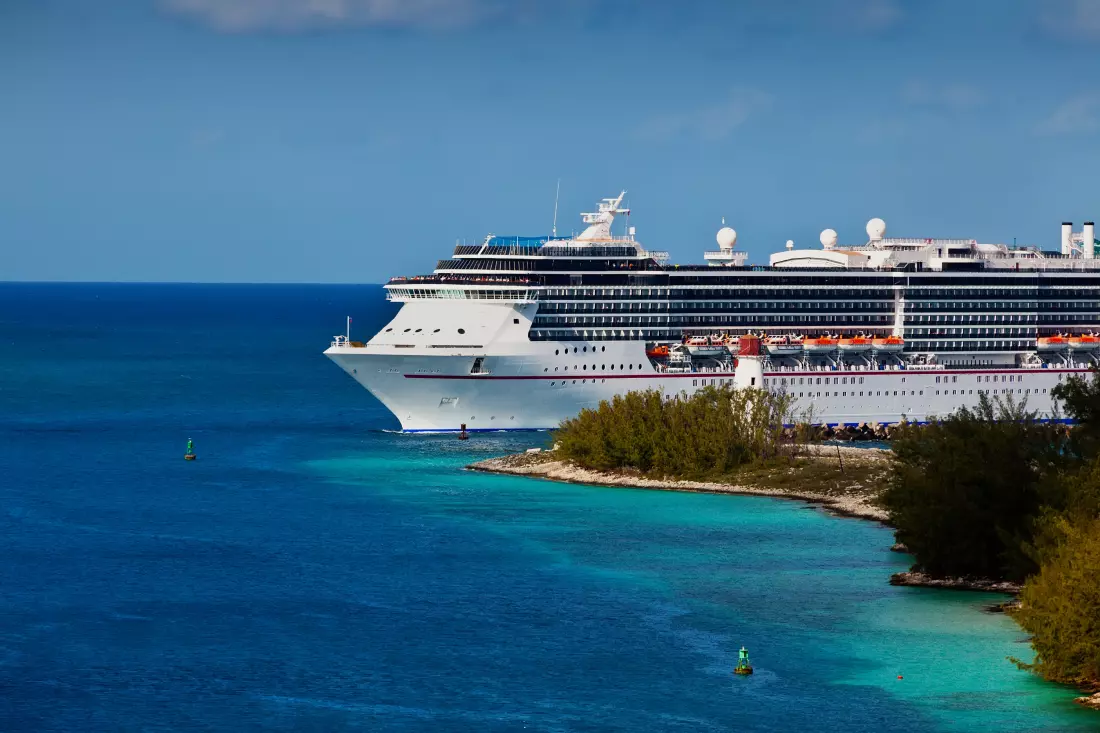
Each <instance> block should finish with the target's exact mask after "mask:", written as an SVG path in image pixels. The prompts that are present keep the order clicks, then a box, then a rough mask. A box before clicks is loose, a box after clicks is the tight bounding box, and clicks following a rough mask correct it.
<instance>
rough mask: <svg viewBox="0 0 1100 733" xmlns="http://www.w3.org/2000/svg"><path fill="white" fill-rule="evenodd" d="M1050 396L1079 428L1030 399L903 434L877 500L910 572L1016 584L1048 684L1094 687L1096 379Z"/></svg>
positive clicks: (1097, 635) (987, 404) (1098, 499)
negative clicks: (1041, 414)
mask: <svg viewBox="0 0 1100 733" xmlns="http://www.w3.org/2000/svg"><path fill="white" fill-rule="evenodd" d="M1053 397H1054V399H1055V400H1056V401H1057V402H1058V403H1059V404H1060V405H1061V406H1062V409H1063V410H1064V411H1065V413H1066V414H1067V415H1068V416H1069V417H1070V418H1072V420H1073V422H1074V427H1073V428H1072V429H1066V428H1064V427H1061V426H1059V425H1057V424H1053V423H1046V422H1040V421H1039V420H1038V419H1037V415H1036V413H1034V412H1031V411H1028V410H1027V409H1026V404H1025V403H1015V402H1013V401H1011V400H1010V399H1009V400H1000V399H989V398H988V397H986V396H984V395H983V396H982V400H981V402H980V404H979V405H978V407H977V408H975V409H973V410H968V409H965V408H964V409H960V410H958V411H956V412H955V413H953V414H951V415H949V416H947V417H946V418H943V419H941V420H937V421H932V422H931V423H929V424H927V425H922V426H907V427H905V428H904V429H903V430H901V431H900V432H899V434H898V435H897V437H896V439H895V441H894V444H893V449H894V453H895V458H896V460H895V463H894V466H893V469H892V471H891V476H890V479H889V483H888V487H887V489H886V491H885V492H884V493H883V496H882V502H883V505H884V506H885V508H886V509H887V510H888V511H889V512H890V521H891V523H892V524H893V525H894V526H895V528H896V536H897V539H898V541H899V542H901V543H904V545H905V546H906V547H907V548H908V549H909V551H910V552H911V553H912V554H913V556H914V559H915V560H916V563H915V565H914V568H913V569H914V570H915V571H918V572H923V573H927V574H928V575H930V576H933V577H940V578H943V577H972V578H982V579H993V580H1007V581H1014V582H1022V583H1023V590H1022V592H1021V594H1020V603H1019V605H1018V607H1017V608H1016V609H1015V610H1014V611H1012V613H1013V615H1014V617H1015V618H1016V619H1017V621H1018V622H1019V623H1020V625H1021V626H1022V627H1023V628H1024V629H1025V630H1026V631H1027V632H1028V633H1029V634H1031V643H1032V647H1033V649H1034V651H1035V661H1034V662H1033V663H1030V664H1028V663H1024V662H1019V661H1017V663H1018V664H1019V665H1020V666H1021V667H1024V668H1027V669H1031V670H1032V671H1034V672H1036V673H1037V674H1040V675H1042V676H1043V677H1044V678H1046V679H1049V680H1052V681H1056V682H1062V683H1067V684H1075V685H1079V686H1082V687H1087V688H1093V687H1097V686H1100V624H1098V623H1097V619H1100V381H1098V378H1097V376H1096V375H1094V376H1093V377H1092V378H1091V379H1080V378H1070V379H1068V380H1067V381H1066V382H1064V383H1062V384H1061V385H1059V386H1058V387H1057V388H1056V389H1055V390H1054V393H1053Z"/></svg>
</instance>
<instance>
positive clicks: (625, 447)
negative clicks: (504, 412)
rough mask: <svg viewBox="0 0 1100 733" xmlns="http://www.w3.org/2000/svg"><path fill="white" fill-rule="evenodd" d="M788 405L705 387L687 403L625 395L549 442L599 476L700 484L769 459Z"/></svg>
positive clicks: (764, 395) (778, 398) (568, 424)
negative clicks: (630, 474) (625, 472)
mask: <svg viewBox="0 0 1100 733" xmlns="http://www.w3.org/2000/svg"><path fill="white" fill-rule="evenodd" d="M791 402H792V400H791V398H790V397H789V396H788V395H786V394H785V393H782V392H769V391H765V390H748V389H734V388H733V387H729V386H722V387H706V388H704V389H702V390H700V391H698V392H696V393H695V394H693V395H691V396H690V397H689V396H687V395H684V394H681V395H678V396H673V397H667V396H665V395H664V394H662V393H661V392H658V391H655V390H649V391H646V392H628V393H627V394H625V395H621V396H616V397H615V398H614V399H612V401H611V402H607V401H604V402H601V403H600V405H599V407H598V408H596V409H594V410H593V409H585V410H582V411H581V413H580V414H579V415H577V416H576V417H574V418H571V419H569V420H565V421H564V422H562V424H561V427H560V428H559V429H558V431H557V433H556V434H555V436H554V440H555V441H556V442H558V443H560V450H561V451H562V452H563V453H564V456H565V457H566V458H567V459H569V460H571V461H572V462H574V463H576V464H578V465H580V466H583V467H585V468H592V469H597V470H608V469H618V468H623V469H633V470H637V471H640V472H642V473H645V474H653V475H660V476H677V477H682V478H703V477H707V476H717V475H722V474H726V473H729V472H731V471H734V470H736V469H738V468H740V467H743V466H747V465H758V464H762V463H766V462H767V461H769V460H771V459H773V458H774V457H775V456H776V455H777V454H778V452H779V446H780V442H781V440H782V437H783V424H784V422H786V421H788V420H789V411H790V406H791Z"/></svg>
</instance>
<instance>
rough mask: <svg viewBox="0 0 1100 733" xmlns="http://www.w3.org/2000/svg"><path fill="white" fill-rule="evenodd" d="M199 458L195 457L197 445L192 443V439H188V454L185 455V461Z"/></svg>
mask: <svg viewBox="0 0 1100 733" xmlns="http://www.w3.org/2000/svg"><path fill="white" fill-rule="evenodd" d="M195 458H197V456H196V455H195V444H194V443H192V442H191V439H190V438H188V439H187V452H186V453H184V454H183V460H185V461H193V460H195Z"/></svg>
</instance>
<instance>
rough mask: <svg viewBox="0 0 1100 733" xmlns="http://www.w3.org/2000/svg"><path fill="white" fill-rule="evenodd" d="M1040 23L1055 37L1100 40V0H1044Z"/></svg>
mask: <svg viewBox="0 0 1100 733" xmlns="http://www.w3.org/2000/svg"><path fill="white" fill-rule="evenodd" d="M1039 24H1040V25H1041V26H1042V28H1043V29H1044V30H1045V31H1046V32H1047V33H1048V34H1050V35H1051V36H1054V37H1055V38H1059V39H1075V40H1079V41H1100V0H1044V2H1043V6H1042V10H1041V11H1040V14H1039Z"/></svg>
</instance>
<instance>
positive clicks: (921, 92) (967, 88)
mask: <svg viewBox="0 0 1100 733" xmlns="http://www.w3.org/2000/svg"><path fill="white" fill-rule="evenodd" d="M901 101H902V102H904V103H905V104H908V105H910V106H913V107H928V108H934V109H947V110H953V111H962V110H968V109H974V108H976V107H981V106H982V105H984V104H985V103H986V95H985V93H984V92H983V91H982V90H981V89H978V88H977V87H975V86H972V85H970V84H963V83H959V82H952V83H947V84H930V83H928V82H925V81H916V80H914V81H911V82H909V83H908V84H906V85H905V86H904V87H903V88H902V90H901Z"/></svg>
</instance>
